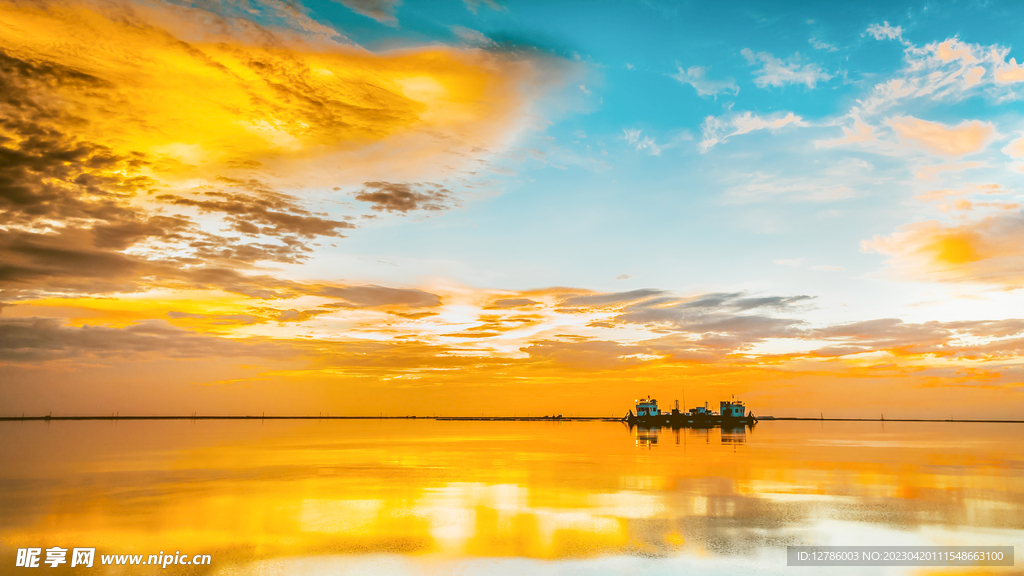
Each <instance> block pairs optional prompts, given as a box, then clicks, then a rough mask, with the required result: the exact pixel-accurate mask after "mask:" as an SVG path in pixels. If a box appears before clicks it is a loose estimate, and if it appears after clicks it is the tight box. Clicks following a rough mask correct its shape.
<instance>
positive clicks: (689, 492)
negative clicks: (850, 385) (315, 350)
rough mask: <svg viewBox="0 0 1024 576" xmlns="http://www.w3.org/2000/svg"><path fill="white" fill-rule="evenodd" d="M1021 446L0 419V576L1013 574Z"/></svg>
mask: <svg viewBox="0 0 1024 576" xmlns="http://www.w3.org/2000/svg"><path fill="white" fill-rule="evenodd" d="M1022 435H1024V426H1020V425H1010V424H946V423H934V424H932V423H895V422H887V423H884V424H882V423H866V422H762V423H760V424H759V425H757V427H756V428H754V429H753V430H747V431H743V430H737V431H724V432H723V431H721V430H718V429H715V430H682V431H678V432H676V431H672V430H668V429H665V430H661V431H648V430H642V429H632V430H630V429H629V428H627V427H626V426H625V425H622V424H617V423H607V422H593V423H591V422H586V423H584V422H566V423H554V422H551V423H547V422H543V423H542V422H435V421H374V420H369V421H319V422H317V421H309V422H306V421H276V422H264V423H261V422H258V421H257V422H245V421H225V422H194V423H193V422H180V421H179V422H124V421H122V422H116V423H115V422H52V423H49V424H47V423H44V422H24V423H22V422H5V423H0V572H3V573H10V572H14V573H24V574H31V573H35V572H34V571H27V570H26V569H23V568H17V569H16V568H14V564H15V560H14V556H15V552H14V549H16V548H20V547H43V548H48V547H52V546H61V547H64V548H72V547H86V546H90V547H92V546H94V547H96V548H97V555H100V554H145V555H148V554H156V553H158V552H160V551H165V552H166V551H170V552H171V553H173V552H174V551H176V550H178V551H181V552H183V553H187V554H189V555H192V554H196V553H202V554H210V555H211V557H212V563H211V565H210V566H208V567H204V568H203V569H202V570H198V569H195V568H190V567H184V566H169V567H168V568H167V569H166V570H161V569H160V568H152V567H141V568H140V567H134V568H133V569H129V568H125V567H121V568H113V567H104V568H99V567H94V568H92V569H86V570H82V571H81V572H80V573H82V574H118V573H161V574H198V573H202V574H266V575H270V574H275V575H276V574H450V573H457V574H473V575H475V574H590V573H608V574H630V575H633V574H636V575H640V574H643V575H647V574H682V573H687V572H690V573H692V572H694V571H696V572H698V573H712V574H780V573H784V574H820V573H825V572H824V571H825V570H828V571H829V572H828V573H845V574H861V573H864V574H933V573H934V574H945V573H949V574H964V573H965V571H964V570H963V569H959V570H958V569H953V568H946V569H942V568H913V569H910V568H845V569H824V568H795V567H794V568H786V566H785V547H786V546H787V545H797V544H819V545H826V544H831V545H868V544H880V545H895V544H908V545H918V544H921V545H924V544H927V545H933V544H934V545H938V544H949V545H981V544H986V545H1014V546H1017V558H1018V559H1017V566H1016V567H1013V568H990V569H987V570H988V572H981V573H998V574H1004V573H1021V566H1024V562H1022V561H1021V559H1020V556H1021V555H1024V440H1022ZM44 556H45V553H44ZM98 561H99V560H98V558H97V564H98ZM62 568H63V569H64V570H62V569H56V570H54V569H51V568H49V567H48V566H43V567H41V568H39V569H38V570H39V573H44V572H45V573H54V574H57V573H61V572H62V571H66V570H67V565H65V566H64V567H62ZM970 573H972V574H975V573H979V572H978V571H977V570H975V571H973V572H970Z"/></svg>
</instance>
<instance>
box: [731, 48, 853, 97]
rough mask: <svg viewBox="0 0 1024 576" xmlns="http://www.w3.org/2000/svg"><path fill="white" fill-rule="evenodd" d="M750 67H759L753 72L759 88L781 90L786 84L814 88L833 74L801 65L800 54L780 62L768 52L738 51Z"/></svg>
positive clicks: (806, 64)
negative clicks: (759, 66)
mask: <svg viewBox="0 0 1024 576" xmlns="http://www.w3.org/2000/svg"><path fill="white" fill-rule="evenodd" d="M740 53H741V54H743V56H744V57H745V58H746V59H747V63H748V64H750V65H751V66H756V65H758V64H760V65H761V68H760V69H758V70H757V71H755V72H754V84H756V85H757V86H758V87H759V88H767V87H768V86H775V87H778V88H781V87H783V86H785V85H787V84H804V85H806V86H807V87H808V88H814V87H815V86H816V85H817V84H818V82H827V81H828V80H829V79H831V78H832V77H833V76H834V74H829V73H828V72H826V71H825V70H824V69H822V68H821V66H819V65H817V64H815V63H813V62H808V63H801V59H800V54H799V53H797V54H794V55H793V56H791V57H789V58H787V59H786V60H782V59H781V58H776V57H775V56H772V55H771V54H769V53H768V52H756V53H755V52H754V51H753V50H751V49H750V48H744V49H743V50H741V51H740Z"/></svg>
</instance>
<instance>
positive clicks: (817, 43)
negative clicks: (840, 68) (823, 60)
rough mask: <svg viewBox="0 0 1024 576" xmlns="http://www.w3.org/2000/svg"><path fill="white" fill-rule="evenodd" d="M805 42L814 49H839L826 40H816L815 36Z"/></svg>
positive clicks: (835, 50)
mask: <svg viewBox="0 0 1024 576" xmlns="http://www.w3.org/2000/svg"><path fill="white" fill-rule="evenodd" d="M807 42H808V43H809V44H810V45H811V47H812V48H814V49H815V50H825V51H827V52H837V51H838V50H839V48H836V47H835V46H833V45H832V44H829V43H828V42H823V41H821V40H818V39H817V38H811V39H810V40H808V41H807Z"/></svg>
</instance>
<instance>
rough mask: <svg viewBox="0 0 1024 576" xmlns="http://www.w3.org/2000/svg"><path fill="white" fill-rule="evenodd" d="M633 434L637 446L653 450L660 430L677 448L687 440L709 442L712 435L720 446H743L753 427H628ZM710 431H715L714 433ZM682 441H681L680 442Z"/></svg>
mask: <svg viewBox="0 0 1024 576" xmlns="http://www.w3.org/2000/svg"><path fill="white" fill-rule="evenodd" d="M629 430H630V432H632V433H633V438H634V441H635V442H636V445H637V446H642V447H645V448H653V447H654V446H656V445H657V444H658V437H659V435H660V434H661V432H662V430H668V431H669V433H671V434H672V435H673V437H674V438H675V443H676V445H677V446H679V445H680V444H685V442H686V440H687V439H690V440H691V441H699V442H704V443H705V444H707V443H709V442H711V438H712V436H713V435H717V438H718V440H719V441H720V442H721V443H722V444H730V445H732V444H743V443H745V442H746V441H747V430H750V431H751V432H753V430H754V427H753V426H725V427H723V426H699V427H692V426H689V427H688V426H653V427H652V426H629ZM712 431H715V432H714V433H713V432H712ZM680 439H682V441H681V440H680Z"/></svg>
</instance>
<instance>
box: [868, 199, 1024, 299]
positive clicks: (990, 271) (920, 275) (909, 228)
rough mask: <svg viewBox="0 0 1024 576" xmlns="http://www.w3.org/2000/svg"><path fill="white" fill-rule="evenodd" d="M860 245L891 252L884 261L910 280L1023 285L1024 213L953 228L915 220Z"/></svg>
mask: <svg viewBox="0 0 1024 576" xmlns="http://www.w3.org/2000/svg"><path fill="white" fill-rule="evenodd" d="M861 248H862V249H863V250H864V251H867V252H878V253H880V254H886V255H889V256H891V258H890V260H889V265H890V266H891V267H892V268H893V269H894V270H896V271H897V272H898V273H899V274H902V275H904V276H907V277H909V278H913V279H920V280H933V281H940V282H977V283H982V284H994V285H998V286H1003V287H1007V288H1017V287H1020V286H1022V285H1024V217H1022V216H1021V215H1020V214H1002V215H996V216H990V217H988V218H984V219H982V220H978V221H975V222H969V223H967V224H963V225H960V226H952V227H950V226H944V225H943V224H941V223H939V222H936V221H927V222H918V223H915V224H909V225H906V226H902V227H901V228H900V229H899V230H898V231H897V232H895V233H893V234H891V235H889V236H875V237H874V238H873V239H871V240H868V241H865V242H863V243H862V244H861Z"/></svg>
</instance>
